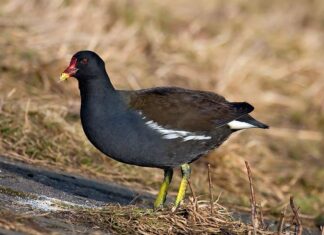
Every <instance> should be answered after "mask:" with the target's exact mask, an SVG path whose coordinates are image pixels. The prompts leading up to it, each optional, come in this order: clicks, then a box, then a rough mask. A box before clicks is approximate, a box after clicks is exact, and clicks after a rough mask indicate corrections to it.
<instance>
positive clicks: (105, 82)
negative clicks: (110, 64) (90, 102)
mask: <svg viewBox="0 0 324 235" xmlns="http://www.w3.org/2000/svg"><path fill="white" fill-rule="evenodd" d="M79 89H80V94H81V97H82V96H87V95H96V96H97V95H107V94H109V93H110V94H112V93H115V92H116V91H115V89H114V87H113V85H112V84H111V82H110V79H109V77H108V75H107V74H106V75H104V76H103V75H102V76H100V77H91V78H87V79H84V80H79Z"/></svg>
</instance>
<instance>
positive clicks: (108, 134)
mask: <svg viewBox="0 0 324 235" xmlns="http://www.w3.org/2000/svg"><path fill="white" fill-rule="evenodd" d="M69 77H75V78H76V79H77V80H78V82H79V89H80V95H81V112H80V113H81V122H82V127H83V130H84V132H85V134H86V136H87V137H88V139H89V140H90V142H91V143H92V144H93V145H94V146H95V147H96V148H97V149H99V150H100V151H101V152H103V153H104V154H106V155H108V156H109V157H111V158H113V159H115V160H117V161H120V162H124V163H127V164H132V165H137V166H143V167H155V168H161V169H163V170H164V180H163V183H162V185H161V188H160V191H159V193H158V196H157V198H156V200H155V203H154V208H155V209H156V208H159V207H161V206H163V204H164V202H165V199H166V195H167V190H168V186H169V184H170V182H171V180H172V174H173V169H174V168H176V167H180V168H181V172H182V180H181V183H180V187H179V191H178V194H177V197H176V200H175V204H174V207H173V210H175V209H176V208H177V207H178V206H179V204H180V202H181V201H182V200H183V199H184V196H185V192H186V188H187V184H188V180H189V176H190V166H189V164H190V163H192V162H193V161H195V160H197V159H198V158H200V157H201V156H204V155H206V154H207V153H208V152H209V151H211V150H213V149H215V148H217V147H218V146H219V145H221V144H222V143H223V142H224V141H225V140H226V139H227V138H228V137H229V136H230V135H231V134H232V133H233V132H235V131H238V130H242V129H247V128H268V126H267V125H265V124H263V123H261V122H259V121H257V120H255V119H254V118H252V117H251V116H250V115H249V113H250V112H252V110H253V106H252V105H250V104H248V103H246V102H229V101H227V100H226V99H225V98H224V97H222V96H220V95H217V94H215V93H212V92H206V91H197V90H188V89H183V88H178V87H155V88H150V89H143V90H134V91H133V90H130V91H128V90H127V91H126V90H116V89H115V88H114V87H113V85H112V84H111V82H110V79H109V76H108V74H107V72H106V69H105V62H104V61H103V60H102V59H101V58H100V57H99V56H98V55H97V54H96V53H95V52H92V51H79V52H77V53H76V54H75V55H74V56H73V57H72V59H71V62H70V65H69V66H68V67H67V68H66V69H65V70H64V72H63V73H62V75H61V77H60V79H61V80H66V79H67V78H69Z"/></svg>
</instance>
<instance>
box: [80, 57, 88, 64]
mask: <svg viewBox="0 0 324 235" xmlns="http://www.w3.org/2000/svg"><path fill="white" fill-rule="evenodd" d="M80 63H81V64H87V63H88V59H87V58H83V59H82V60H81V61H80Z"/></svg>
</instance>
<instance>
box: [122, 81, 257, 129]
mask: <svg viewBox="0 0 324 235" xmlns="http://www.w3.org/2000/svg"><path fill="white" fill-rule="evenodd" d="M121 95H122V96H123V97H124V98H125V100H126V102H127V103H128V105H129V107H130V108H132V109H134V110H137V111H140V112H141V113H142V115H143V116H145V118H147V120H152V121H154V122H156V123H158V124H159V125H161V126H163V127H168V128H172V129H177V130H185V131H208V130H212V129H215V128H217V127H220V126H223V125H225V124H226V123H228V122H230V121H232V120H234V119H236V118H239V117H241V116H242V115H245V114H247V113H249V112H251V111H252V110H253V107H252V106H251V105H249V104H248V103H245V102H242V103H231V102H228V101H226V100H225V98H224V97H222V96H219V95H217V94H215V93H212V92H204V91H194V90H186V89H182V88H176V87H157V88H152V89H146V90H139V91H131V92H126V91H124V92H121Z"/></svg>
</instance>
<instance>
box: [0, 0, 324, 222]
mask: <svg viewBox="0 0 324 235" xmlns="http://www.w3.org/2000/svg"><path fill="white" fill-rule="evenodd" d="M0 27H1V31H0V34H1V37H0V48H1V54H0V59H1V60H0V69H1V73H0V94H1V95H0V110H1V112H0V138H1V139H0V140H1V141H0V151H1V153H2V154H6V155H10V156H11V157H15V158H17V159H20V160H23V161H28V162H32V163H33V164H41V165H47V166H55V168H60V169H63V170H66V171H71V172H79V173H82V174H87V175H89V176H92V177H99V178H101V179H110V180H113V181H116V182H120V183H124V184H127V185H132V186H137V187H141V188H143V189H146V190H150V191H151V192H153V193H156V190H157V187H158V185H159V183H160V181H161V179H162V172H160V171H157V170H154V169H143V168H138V167H132V166H126V165H123V164H121V163H117V162H114V161H112V160H109V159H107V158H105V157H104V156H102V155H101V154H99V153H98V152H97V151H96V150H94V149H93V148H92V147H91V146H90V145H89V143H88V142H87V140H86V139H85V137H84V135H83V133H82V129H81V127H80V124H79V120H78V105H79V99H78V90H77V85H76V82H75V81H69V82H66V83H58V76H59V74H60V72H61V71H62V70H63V69H64V68H65V67H66V65H67V63H68V61H69V59H70V57H71V55H72V54H73V53H74V52H75V51H77V50H81V49H91V50H95V51H97V52H98V53H99V54H100V55H102V56H103V58H104V59H105V60H106V61H107V67H108V71H109V74H110V77H111V79H112V82H113V84H115V86H116V87H118V88H121V89H139V88H146V87H152V86H167V85H172V86H182V87H187V88H192V89H202V90H210V91H214V92H217V93H220V94H223V95H225V96H226V97H227V98H228V99H229V100H232V101H243V100H245V101H248V102H250V103H252V104H253V105H254V106H255V108H256V109H255V112H254V116H255V117H257V118H258V119H260V120H262V121H264V122H265V123H267V124H269V125H270V126H271V129H270V130H267V131H263V130H248V131H245V132H242V133H239V134H235V135H234V136H232V138H230V140H229V141H227V143H226V144H225V145H223V146H222V147H221V148H220V149H219V150H217V151H216V152H214V153H212V154H210V155H209V156H208V157H206V158H203V159H200V160H199V161H198V162H196V163H195V164H194V168H193V177H192V182H191V183H192V186H193V188H194V190H195V191H196V193H197V194H199V195H203V196H204V195H205V196H206V198H207V197H208V195H207V193H208V179H207V178H206V177H205V175H206V171H207V164H208V163H210V164H211V168H212V180H213V184H214V187H213V189H214V193H215V194H219V193H220V192H222V196H221V199H220V202H221V203H222V204H224V205H227V206H230V207H236V208H240V209H245V208H248V206H249V188H248V181H247V177H246V173H245V166H244V160H248V161H249V162H250V165H251V167H252V169H253V173H254V184H255V189H256V193H257V194H258V198H259V199H260V201H261V204H262V207H263V208H264V212H265V213H266V214H269V213H270V214H279V213H280V211H281V210H282V208H283V207H284V206H285V205H287V204H288V203H289V196H290V195H294V196H295V200H296V203H297V204H298V205H299V206H300V211H301V216H302V217H303V216H304V217H307V218H313V217H316V216H320V215H321V214H322V215H323V213H324V211H323V208H324V186H323V183H322V181H323V180H322V179H323V177H324V170H323V169H324V161H323V157H324V156H323V153H324V147H323V144H322V143H323V138H324V137H323V133H324V96H323V93H322V92H323V90H324V79H323V77H324V72H323V71H324V70H323V61H324V44H323V41H324V40H323V39H324V31H323V30H322V29H323V27H324V3H323V1H321V0H312V1H308V0H297V1H293V0H288V1H280V0H274V1H257V0H254V1H247V0H235V1H231V2H227V1H221V0H218V1H207V0H203V1H193V0H190V2H188V1H184V0H181V1H176V2H174V1H170V0H167V1H126V0H122V1H99V0H98V1H82V2H80V1H63V0H53V1H36V0H35V1H19V0H12V1H2V2H1V3H0ZM66 166H68V167H66ZM147 176H149V177H147ZM147 179H149V180H147ZM178 180H179V179H178V178H176V179H175V181H176V183H173V184H172V187H173V188H172V189H171V190H172V191H175V189H176V187H177V183H178Z"/></svg>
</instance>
